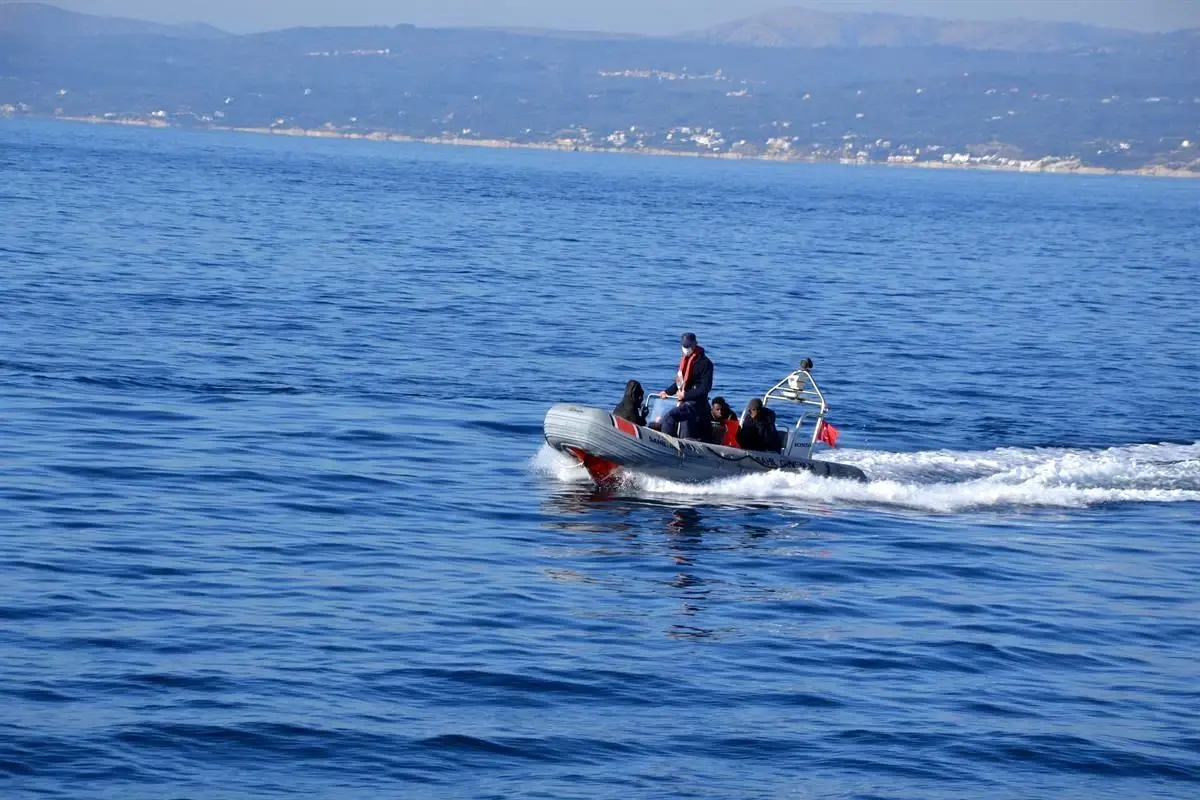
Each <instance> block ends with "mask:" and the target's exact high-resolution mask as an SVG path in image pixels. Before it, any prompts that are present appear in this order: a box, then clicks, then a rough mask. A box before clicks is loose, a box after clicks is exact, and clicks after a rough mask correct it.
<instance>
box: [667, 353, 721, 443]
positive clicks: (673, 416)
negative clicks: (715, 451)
mask: <svg viewBox="0 0 1200 800" xmlns="http://www.w3.org/2000/svg"><path fill="white" fill-rule="evenodd" d="M679 347H680V349H681V350H683V358H681V359H680V360H679V370H678V371H677V372H676V373H675V382H674V383H672V384H671V385H670V386H668V387H667V388H666V389H665V390H663V391H661V392H659V393H658V396H659V397H674V398H675V399H676V400H678V401H679V402H678V404H677V405H676V406H675V407H674V408H672V409H671V410H670V411H668V412H667V413H666V414H663V416H662V432H663V433H666V434H669V435H671V436H679V437H680V438H684V439H688V438H696V439H707V438H708V436H709V433H710V430H709V429H710V428H711V427H712V411H711V409H710V408H709V405H708V393H709V392H711V391H712V384H713V364H712V362H711V361H709V360H708V356H706V355H705V354H704V348H703V347H701V346H700V345H699V344H698V343H697V342H696V334H694V333H685V334H683V335H682V336H680V337H679ZM677 428H678V430H677Z"/></svg>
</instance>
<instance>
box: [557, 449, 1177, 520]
mask: <svg viewBox="0 0 1200 800" xmlns="http://www.w3.org/2000/svg"><path fill="white" fill-rule="evenodd" d="M838 460H839V461H841V462H843V463H847V464H853V465H855V466H857V467H859V468H861V469H862V470H863V471H865V472H866V473H867V475H868V476H869V477H870V479H871V480H870V482H869V483H865V484H863V483H858V482H855V481H846V480H837V479H832V478H820V477H817V476H815V475H812V474H810V473H807V472H769V473H763V474H758V475H745V476H741V477H737V478H725V479H721V480H716V481H709V482H707V483H697V484H689V483H678V482H675V481H669V480H663V479H661V478H654V477H650V476H647V475H639V474H636V473H635V474H633V475H632V476H631V478H630V481H629V482H628V486H627V489H626V490H627V491H632V492H634V493H636V494H639V495H646V496H656V497H664V498H666V497H677V498H689V499H700V498H704V499H711V500H716V501H723V502H736V501H739V500H740V501H753V502H764V501H767V502H776V503H781V504H793V503H800V504H812V503H817V504H820V503H842V504H848V505H886V506H899V507H902V508H911V509H915V510H919V511H932V512H941V513H953V512H960V511H971V510H981V509H995V508H1021V507H1030V508H1038V507H1041V508H1084V507H1088V506H1094V505H1101V504H1105V503H1130V502H1160V503H1161V502H1200V442H1197V443H1193V444H1190V445H1172V444H1157V445H1156V444H1143V445H1127V446H1122V447H1112V448H1108V449H1104V450H1075V449H1068V448H1032V449H1021V448H1008V447H1005V448H998V449H995V450H986V451H975V452H954V451H951V450H930V451H925V452H917V453H889V452H880V451H869V450H843V451H839V453H838ZM533 461H534V469H535V470H537V471H538V472H539V473H541V474H544V475H547V476H549V477H552V478H555V479H557V480H560V481H563V482H570V483H582V482H586V481H587V475H586V473H584V471H583V470H582V469H579V468H578V466H577V465H575V464H574V463H573V462H572V460H571V459H569V458H568V457H566V456H564V455H561V454H559V453H556V452H554V451H553V450H551V449H550V448H549V447H546V446H543V448H542V450H541V451H539V452H538V454H537V455H536V456H535V457H534V460H533Z"/></svg>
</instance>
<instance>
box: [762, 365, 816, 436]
mask: <svg viewBox="0 0 1200 800" xmlns="http://www.w3.org/2000/svg"><path fill="white" fill-rule="evenodd" d="M809 367H810V368H811V362H810V363H809ZM772 400H779V401H782V402H785V403H793V404H795V405H799V406H803V407H804V410H803V411H801V412H800V419H798V420H796V425H795V427H794V431H795V432H794V434H793V435H792V437H791V441H790V442H789V444H788V446H787V448H786V449H785V451H784V454H785V455H791V454H792V453H793V452H794V451H795V450H796V444H797V443H796V441H795V439H796V437H797V436H798V435H799V434H800V432H801V430H802V429H803V426H804V422H805V420H807V419H812V420H813V429H812V436H811V437H810V438H809V440H808V446H807V447H806V448H805V449H806V451H807V452H805V454H804V457H805V458H806V459H811V458H812V451H813V447H815V446H816V444H817V434H818V433H820V431H821V421H822V420H824V419H825V415H826V414H827V413H828V412H829V405H828V404H827V403H826V402H825V395H824V394H822V393H821V388H820V387H819V386H817V382H816V381H815V380H813V376H812V373H811V372H809V371H808V369H805V368H804V367H801V368H800V369H797V370H794V371H792V372H789V373H788V374H787V376H786V377H785V378H784V379H783V380H781V381H779V382H778V383H776V384H775V385H774V386H772V387H771V388H770V389H768V390H767V392H766V394H764V395H763V397H762V402H763V405H764V406H769V405H770V404H771V401H772ZM810 409H814V410H812V411H810ZM802 447H803V445H802Z"/></svg>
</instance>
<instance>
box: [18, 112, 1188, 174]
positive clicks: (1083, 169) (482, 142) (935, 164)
mask: <svg viewBox="0 0 1200 800" xmlns="http://www.w3.org/2000/svg"><path fill="white" fill-rule="evenodd" d="M31 118H34V119H49V120H55V121H59V122H82V123H88V124H93V125H127V126H132V127H141V128H173V129H181V130H184V129H185V128H182V127H181V126H178V125H172V124H171V123H170V122H168V121H166V120H160V119H140V118H125V119H112V118H107V117H96V116H82V117H75V116H53V117H31ZM185 130H200V131H223V132H227V133H252V134H257V135H268V136H292V137H300V138H311V139H353V140H361V141H369V142H407V143H413V142H419V143H421V144H436V145H449V146H455V147H486V148H490V149H500V150H554V151H558V152H563V153H571V152H577V153H612V154H620V155H639V156H670V157H673V158H711V159H724V160H727V161H766V162H772V163H777V164H838V165H841V166H861V167H899V168H903V169H946V170H967V171H985V172H1021V173H1026V174H1038V175H1047V174H1049V175H1133V176H1140V177H1154V178H1200V172H1197V171H1191V170H1184V169H1170V168H1167V167H1140V168H1138V169H1127V170H1118V169H1106V168H1103V167H1088V166H1082V165H1079V166H1075V165H1060V164H1053V163H1052V164H1050V165H1048V166H1045V167H1042V168H1038V167H1032V168H1031V167H1026V166H1019V165H1012V164H980V163H974V164H971V163H967V164H964V163H950V162H945V161H914V162H897V161H866V160H858V159H847V158H842V159H834V158H804V157H799V158H797V157H787V156H779V155H770V154H747V153H702V152H698V151H680V150H666V149H661V148H650V147H646V148H629V149H624V148H622V149H616V148H611V147H596V146H593V145H589V144H562V143H559V142H513V141H510V140H507V139H464V138H459V137H451V136H425V137H422V136H410V135H408V134H403V133H387V132H383V131H376V132H373V133H357V132H346V131H334V130H325V129H312V128H282V127H280V128H261V127H238V126H230V125H203V126H196V127H189V128H186V129H185Z"/></svg>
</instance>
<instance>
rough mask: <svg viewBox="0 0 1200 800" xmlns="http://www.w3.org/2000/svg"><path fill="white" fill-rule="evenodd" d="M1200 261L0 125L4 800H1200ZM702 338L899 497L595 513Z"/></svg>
mask: <svg viewBox="0 0 1200 800" xmlns="http://www.w3.org/2000/svg"><path fill="white" fill-rule="evenodd" d="M1198 219H1200V183H1198V182H1189V181H1180V182H1170V181H1157V180H1140V179H1133V178H1092V177H1079V176H1023V175H1011V174H984V173H978V172H972V173H968V172H923V171H902V170H887V169H862V170H858V169H852V168H838V167H796V166H783V165H770V164H760V163H732V162H711V161H706V162H700V161H694V160H688V159H661V158H635V157H619V156H602V155H584V154H553V153H539V152H502V151H487V150H468V149H455V148H435V147H424V146H416V145H413V146H406V145H385V144H373V143H366V142H345V141H343V142H336V141H334V142H331V141H296V140H290V139H289V140H283V139H272V138H267V137H262V138H259V137H252V136H236V135H219V134H208V135H202V134H186V133H180V132H160V131H140V130H126V129H115V128H101V127H89V126H71V125H54V124H47V123H41V124H34V123H17V122H12V121H10V122H0V345H3V346H2V348H0V399H2V404H0V405H2V409H0V410H2V412H3V413H2V415H0V447H2V450H3V457H2V459H0V676H2V678H0V796H3V797H6V798H8V797H27V796H28V797H33V796H50V797H64V798H79V797H113V798H117V797H119V798H162V797H180V798H227V797H296V796H314V797H336V798H356V797H362V798H367V797H371V798H374V797H385V796H386V797H409V796H413V797H422V796H428V797H545V798H568V797H581V798H582V797H587V798H602V797H611V798H629V797H655V798H659V797H662V798H666V797H712V798H778V797H864V798H865V797H886V798H910V797H913V798H916V797H919V798H959V797H964V796H977V797H998V798H1028V797H1056V798H1065V797H1078V798H1095V797H1112V798H1127V797H1139V798H1149V797H1163V798H1167V797H1170V798H1187V797H1195V796H1197V795H1198V794H1200V666H1198V663H1197V654H1198V653H1200V621H1198V620H1200V601H1198V600H1197V597H1198V588H1200V444H1198V440H1200V402H1198V390H1197V387H1198V386H1200V313H1197V310H1196V298H1197V296H1198V295H1200V277H1198V276H1200V255H1198V248H1197V230H1198V229H1197V225H1196V221H1197V220H1198ZM681 330H695V331H697V332H698V333H699V334H700V338H701V340H702V342H703V343H704V344H706V345H707V346H708V348H709V351H710V354H711V356H712V358H713V360H714V362H715V363H716V375H717V392H719V393H721V394H724V395H725V396H727V397H729V398H730V400H731V402H733V404H734V405H735V406H736V407H738V408H740V407H741V406H742V405H743V404H744V403H745V400H746V399H747V398H748V397H750V396H752V395H753V394H755V393H760V392H761V391H762V390H763V388H765V385H767V384H768V383H769V382H771V381H773V380H775V379H777V378H778V377H780V376H781V375H783V374H785V373H786V372H787V371H788V370H789V369H790V368H791V367H792V366H793V365H795V364H796V362H797V361H798V360H799V359H800V358H801V357H803V356H812V357H813V358H814V359H815V361H816V364H817V367H816V370H817V371H816V374H817V375H818V376H819V377H820V378H822V379H823V380H822V384H823V388H825V389H826V393H827V395H828V396H829V399H830V403H831V405H832V407H833V412H832V416H831V419H833V421H834V422H835V423H836V424H838V426H839V428H840V429H841V431H842V444H843V445H844V449H842V450H840V451H838V452H837V453H835V454H832V457H835V458H839V459H842V460H845V461H848V462H851V463H855V464H858V465H859V466H861V467H862V468H863V469H865V470H866V471H867V473H868V474H869V475H870V476H871V477H872V479H873V480H872V482H871V483H869V484H866V485H860V484H850V483H844V482H839V481H829V480H823V479H817V478H813V477H811V476H803V475H802V476H786V475H777V476H757V477H751V478H743V479H738V480H730V481H725V482H720V483H715V484H708V485H701V486H687V485H675V484H669V483H664V482H661V481H655V480H651V479H645V478H643V479H638V480H636V481H635V482H634V483H633V484H632V485H630V486H628V487H626V488H625V489H623V490H622V491H621V492H620V493H619V494H617V495H615V496H612V495H609V496H605V495H600V494H597V493H594V492H593V491H592V490H591V489H590V488H589V487H588V486H587V485H586V484H585V483H583V482H582V481H581V480H580V478H581V476H580V474H579V472H578V470H577V469H575V468H573V467H571V466H570V464H569V463H568V462H565V461H564V460H563V459H562V458H561V457H560V456H558V455H556V454H554V453H551V452H550V451H548V450H547V449H546V448H544V446H543V445H542V438H541V420H542V415H543V414H544V413H545V410H546V409H547V408H548V407H549V405H550V404H551V403H553V402H555V401H559V400H571V401H578V402H582V403H587V404H593V405H601V406H611V405H612V404H614V403H615V402H616V401H617V399H618V398H619V395H620V392H621V389H622V387H623V385H624V382H625V380H627V379H628V378H638V379H640V380H642V381H643V382H645V383H647V384H650V385H652V386H654V387H655V388H657V387H658V385H659V384H665V383H667V382H669V379H670V376H671V374H672V373H673V371H674V367H675V363H676V361H677V359H678V348H677V336H678V334H679V332H680V331H681Z"/></svg>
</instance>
